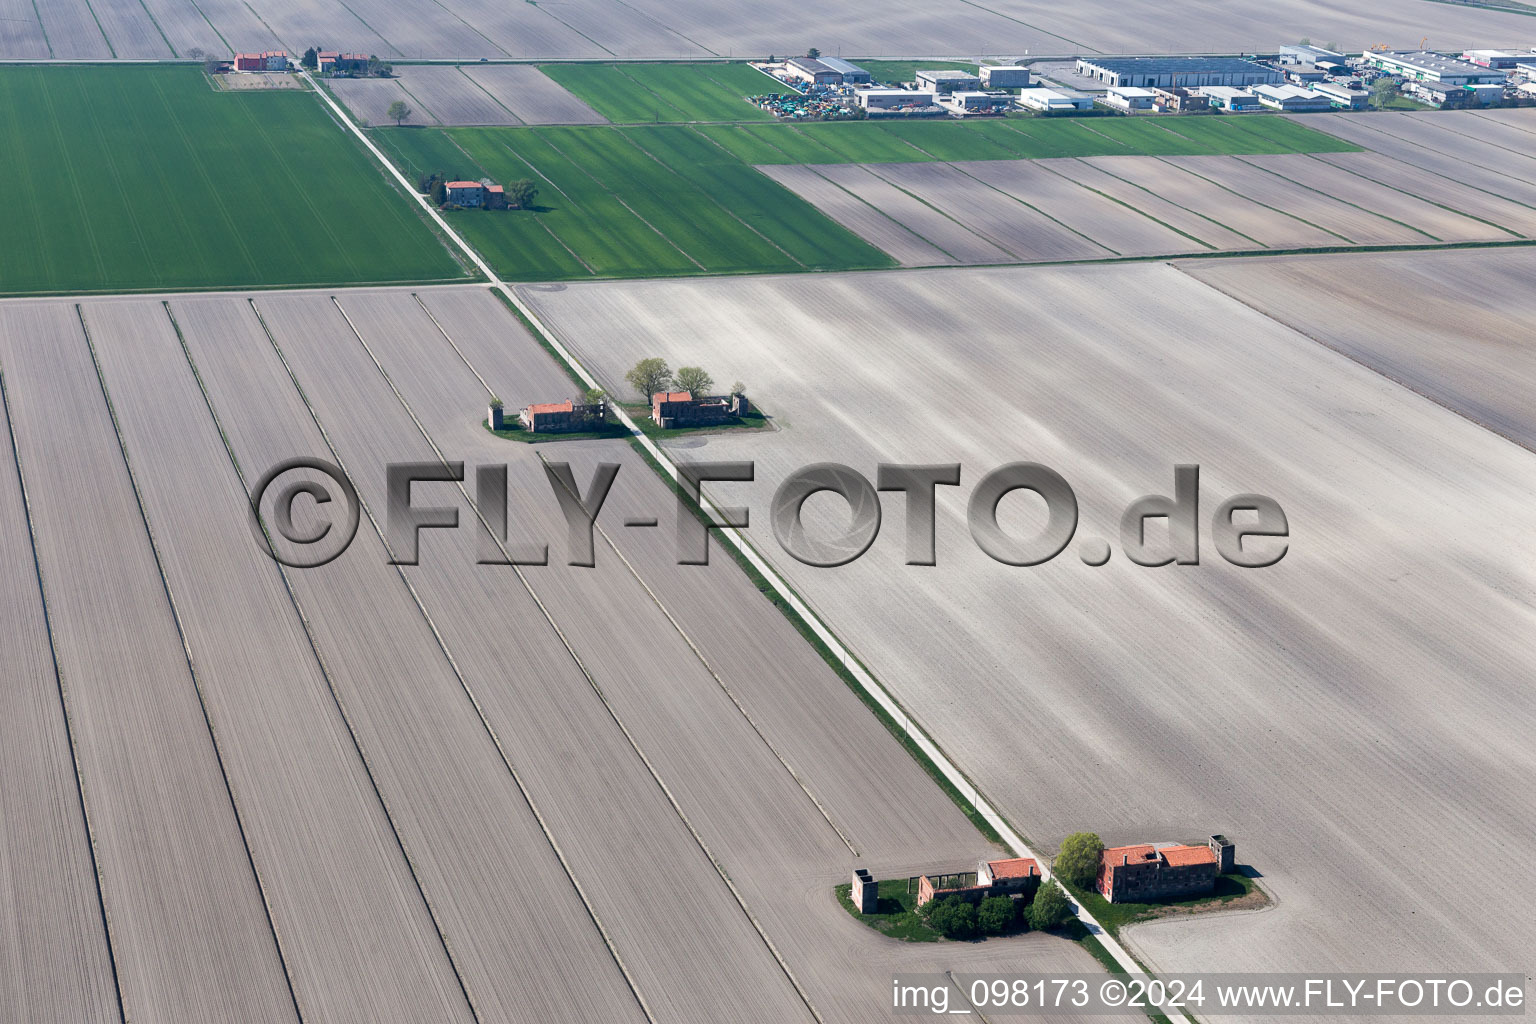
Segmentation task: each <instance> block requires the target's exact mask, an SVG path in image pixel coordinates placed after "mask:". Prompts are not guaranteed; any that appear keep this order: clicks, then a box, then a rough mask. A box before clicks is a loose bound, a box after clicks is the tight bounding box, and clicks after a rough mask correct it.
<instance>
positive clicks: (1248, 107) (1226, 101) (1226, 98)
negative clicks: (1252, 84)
mask: <svg viewBox="0 0 1536 1024" xmlns="http://www.w3.org/2000/svg"><path fill="white" fill-rule="evenodd" d="M1200 91H1201V92H1202V93H1204V94H1205V96H1206V98H1207V99H1209V100H1210V101H1211V106H1212V107H1215V108H1216V109H1217V110H1225V111H1227V112H1228V113H1232V114H1243V113H1247V112H1249V111H1252V110H1258V109H1259V98H1258V97H1257V96H1255V95H1254V94H1253V92H1252V91H1251V90H1248V89H1235V88H1233V87H1232V86H1230V85H1207V86H1205V87H1204V88H1202V89H1201V90H1200Z"/></svg>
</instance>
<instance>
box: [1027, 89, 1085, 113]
mask: <svg viewBox="0 0 1536 1024" xmlns="http://www.w3.org/2000/svg"><path fill="white" fill-rule="evenodd" d="M1019 106H1021V107H1024V108H1026V109H1028V110H1038V111H1040V112H1042V113H1046V114H1058V113H1066V112H1068V111H1072V110H1092V109H1093V97H1092V96H1089V95H1088V94H1087V93H1083V92H1071V91H1070V90H1067V89H1040V88H1035V89H1020V90H1019Z"/></svg>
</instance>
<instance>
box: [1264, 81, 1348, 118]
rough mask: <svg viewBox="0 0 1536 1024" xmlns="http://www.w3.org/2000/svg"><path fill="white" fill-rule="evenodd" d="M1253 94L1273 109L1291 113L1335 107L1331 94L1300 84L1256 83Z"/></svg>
mask: <svg viewBox="0 0 1536 1024" xmlns="http://www.w3.org/2000/svg"><path fill="white" fill-rule="evenodd" d="M1253 94H1254V95H1255V96H1257V97H1258V98H1259V102H1260V103H1261V104H1263V105H1264V106H1266V107H1269V108H1270V109H1271V110H1283V111H1285V112H1287V113H1291V114H1295V113H1302V112H1305V111H1308V110H1331V109H1332V108H1333V100H1332V99H1331V98H1330V97H1329V96H1327V95H1326V94H1324V93H1320V92H1314V91H1312V90H1311V89H1303V88H1302V87H1301V86H1299V85H1256V86H1254V87H1253Z"/></svg>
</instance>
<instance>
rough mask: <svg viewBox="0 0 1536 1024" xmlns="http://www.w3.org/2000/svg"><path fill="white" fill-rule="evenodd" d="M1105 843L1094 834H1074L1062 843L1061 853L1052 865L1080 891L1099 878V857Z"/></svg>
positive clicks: (1053, 868)
mask: <svg viewBox="0 0 1536 1024" xmlns="http://www.w3.org/2000/svg"><path fill="white" fill-rule="evenodd" d="M1103 852H1104V841H1103V840H1102V839H1100V838H1099V837H1098V836H1097V835H1096V834H1095V833H1093V832H1074V833H1072V834H1071V835H1069V836H1067V838H1065V839H1063V840H1062V841H1061V852H1060V853H1058V854H1056V860H1055V862H1054V863H1053V864H1052V865H1051V868H1052V870H1054V871H1055V872H1056V873H1057V874H1058V875H1060V876H1061V877H1062V878H1065V879H1066V880H1067V881H1068V882H1070V883H1071V884H1073V885H1075V886H1077V887H1078V888H1080V889H1084V888H1087V887H1088V886H1090V885H1092V884H1093V880H1094V879H1095V878H1097V877H1098V876H1099V855H1100V854H1101V853H1103Z"/></svg>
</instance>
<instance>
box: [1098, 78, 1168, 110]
mask: <svg viewBox="0 0 1536 1024" xmlns="http://www.w3.org/2000/svg"><path fill="white" fill-rule="evenodd" d="M1156 95H1157V94H1156V93H1154V92H1153V91H1152V90H1151V89H1142V88H1139V87H1137V86H1134V85H1126V86H1111V87H1110V88H1109V89H1106V90H1105V92H1104V105H1105V106H1108V107H1114V108H1115V109H1116V110H1123V111H1125V112H1126V113H1127V114H1129V113H1131V112H1133V111H1136V110H1151V109H1152V100H1153V98H1154V97H1156Z"/></svg>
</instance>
